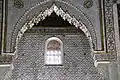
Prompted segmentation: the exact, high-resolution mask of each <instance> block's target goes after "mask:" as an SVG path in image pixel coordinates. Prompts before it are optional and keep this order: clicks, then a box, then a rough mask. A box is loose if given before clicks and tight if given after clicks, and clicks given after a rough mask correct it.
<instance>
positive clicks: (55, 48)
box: [45, 37, 63, 65]
mask: <svg viewBox="0 0 120 80" xmlns="http://www.w3.org/2000/svg"><path fill="white" fill-rule="evenodd" d="M62 50H63V44H62V41H61V40H60V39H59V38H56V37H52V38H49V39H48V40H47V41H46V44H45V65H62V64H63V51H62Z"/></svg>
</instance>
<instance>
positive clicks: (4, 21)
mask: <svg viewBox="0 0 120 80" xmlns="http://www.w3.org/2000/svg"><path fill="white" fill-rule="evenodd" d="M6 11H7V0H3V16H2V50H1V52H2V53H4V51H5V45H6V42H5V37H6V35H5V34H6V31H7V26H6V25H7V12H6Z"/></svg>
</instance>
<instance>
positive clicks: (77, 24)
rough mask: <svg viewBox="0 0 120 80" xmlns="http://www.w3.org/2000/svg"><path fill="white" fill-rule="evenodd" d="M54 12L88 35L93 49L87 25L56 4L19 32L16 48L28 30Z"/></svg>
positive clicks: (26, 24)
mask: <svg viewBox="0 0 120 80" xmlns="http://www.w3.org/2000/svg"><path fill="white" fill-rule="evenodd" d="M53 11H54V12H55V13H56V14H57V15H58V16H61V17H62V18H63V19H64V20H67V21H68V22H69V23H70V24H73V25H75V27H76V28H79V29H81V30H82V31H83V32H84V33H85V34H86V36H87V37H88V38H89V41H90V45H91V47H92V38H91V35H90V32H89V31H88V29H87V28H86V27H85V25H84V24H83V23H82V22H80V21H78V20H76V18H75V17H71V16H70V15H69V14H68V13H67V12H64V11H63V10H62V9H61V8H58V7H57V6H56V5H55V4H53V5H52V6H51V7H50V8H49V9H48V8H47V9H46V10H45V11H44V12H41V13H40V14H39V15H38V16H37V17H34V18H33V19H32V20H31V21H29V22H27V23H25V24H24V26H23V27H22V28H21V30H20V31H19V32H18V35H17V39H16V47H17V44H18V42H19V40H20V38H21V37H22V35H23V34H24V32H25V31H26V30H27V29H30V28H32V27H33V26H34V23H39V21H42V20H44V19H45V18H46V17H47V16H50V15H51V14H52V12H53Z"/></svg>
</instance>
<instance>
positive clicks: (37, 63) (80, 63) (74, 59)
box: [12, 32, 103, 80]
mask: <svg viewBox="0 0 120 80" xmlns="http://www.w3.org/2000/svg"><path fill="white" fill-rule="evenodd" d="M42 34H43V33H42ZM42 34H41V33H25V34H24V35H23V37H22V38H21V40H20V42H19V44H18V50H17V54H18V57H17V59H16V60H15V62H14V63H13V64H14V69H13V71H12V73H13V75H12V80H103V79H102V76H101V75H100V74H99V73H98V71H97V69H96V67H95V66H94V63H93V58H92V57H91V51H90V45H89V42H88V39H87V38H86V37H85V34H84V33H83V32H80V34H79V35H78V34H72V35H69V34H66V35H62V34H59V35H54V36H55V37H58V38H59V39H61V40H62V42H63V53H64V60H63V62H64V63H63V66H45V65H44V52H45V41H46V40H47V39H48V38H50V37H53V35H51V34H47V35H42ZM63 34H64V33H63Z"/></svg>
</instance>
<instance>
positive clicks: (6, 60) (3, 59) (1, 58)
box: [0, 54, 14, 65]
mask: <svg viewBox="0 0 120 80" xmlns="http://www.w3.org/2000/svg"><path fill="white" fill-rule="evenodd" d="M13 56H14V55H7V54H6V55H5V54H2V55H0V65H6V64H11V63H12V57H13Z"/></svg>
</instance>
